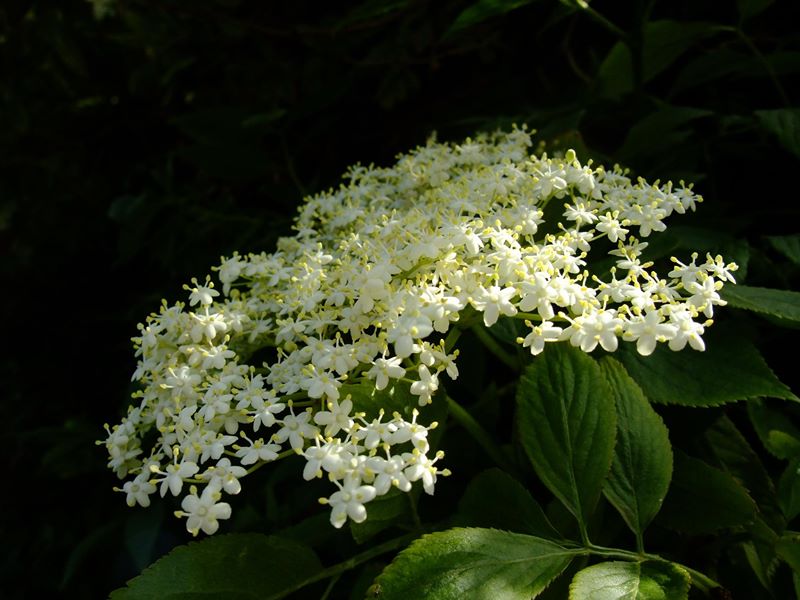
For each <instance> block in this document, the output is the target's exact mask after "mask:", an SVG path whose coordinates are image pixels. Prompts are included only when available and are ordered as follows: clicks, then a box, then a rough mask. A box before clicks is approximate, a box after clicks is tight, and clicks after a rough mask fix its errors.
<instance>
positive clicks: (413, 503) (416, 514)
mask: <svg viewBox="0 0 800 600" xmlns="http://www.w3.org/2000/svg"><path fill="white" fill-rule="evenodd" d="M406 496H408V502H409V503H410V504H411V516H412V518H413V519H414V527H415V529H416V531H417V533H422V531H423V527H422V521H421V520H420V518H419V511H418V510H417V498H416V496H414V495H413V494H406Z"/></svg>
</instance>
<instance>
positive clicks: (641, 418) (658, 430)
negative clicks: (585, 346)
mask: <svg viewBox="0 0 800 600" xmlns="http://www.w3.org/2000/svg"><path fill="white" fill-rule="evenodd" d="M600 367H601V369H602V370H603V374H604V375H605V377H606V379H607V380H608V383H609V384H610V385H611V390H612V393H613V396H614V402H615V404H616V407H617V443H616V446H615V448H614V460H613V462H612V464H611V471H610V473H609V475H608V479H606V481H605V484H604V486H603V492H604V493H605V495H606V498H608V500H609V501H610V502H611V504H613V505H614V506H615V507H616V509H617V510H618V511H619V512H620V514H621V515H622V518H623V519H625V522H626V523H627V524H628V527H630V528H631V530H632V531H633V532H634V533H637V534H639V535H641V534H642V532H643V531H644V529H645V528H646V527H647V525H648V524H649V523H650V521H651V520H652V519H653V517H654V516H655V515H656V513H658V511H659V509H660V508H661V503H662V502H663V501H664V497H665V496H666V494H667V490H668V489H669V482H670V479H671V478H672V445H671V444H670V441H669V433H668V431H667V427H666V425H664V422H663V421H662V420H661V417H659V416H658V414H656V411H654V410H653V407H652V406H650V403H649V402H648V401H647V398H645V396H644V393H643V392H642V389H641V388H640V387H639V386H638V385H636V382H635V381H633V379H631V378H630V376H629V375H628V373H627V372H626V371H625V368H624V367H623V366H622V365H621V364H620V363H619V362H617V361H616V360H614V359H613V358H611V357H606V358H604V359H603V360H601V361H600Z"/></svg>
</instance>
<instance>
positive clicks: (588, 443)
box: [517, 344, 616, 525]
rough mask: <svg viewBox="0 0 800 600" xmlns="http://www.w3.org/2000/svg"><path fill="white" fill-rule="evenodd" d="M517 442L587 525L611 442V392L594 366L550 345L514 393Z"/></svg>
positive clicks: (613, 414)
mask: <svg viewBox="0 0 800 600" xmlns="http://www.w3.org/2000/svg"><path fill="white" fill-rule="evenodd" d="M517 420H518V423H519V430H520V441H521V443H522V446H523V448H524V449H525V452H526V453H527V454H528V457H529V458H530V460H531V462H532V463H533V467H534V469H535V470H536V473H537V475H538V476H539V478H540V479H541V480H542V482H543V483H544V484H545V485H546V486H547V487H548V488H549V489H550V491H552V492H553V494H555V495H556V497H557V498H558V499H559V500H561V502H563V503H564V505H565V506H566V507H567V508H568V509H569V510H570V512H571V513H572V514H573V515H575V517H576V518H577V519H578V522H579V523H581V524H584V525H585V523H586V521H587V520H588V517H589V515H590V514H591V512H592V509H593V508H594V506H595V504H596V503H597V500H598V498H599V496H600V491H601V489H602V487H603V481H604V480H605V478H606V476H607V475H608V471H609V469H610V467H611V460H612V455H613V451H614V438H615V436H616V411H615V409H614V398H613V396H612V394H611V389H610V387H609V385H608V383H607V382H606V379H605V377H603V372H602V371H601V370H600V367H599V366H598V365H597V363H596V362H595V361H594V360H592V358H590V357H589V356H588V355H587V354H586V353H584V352H581V351H580V350H578V349H577V348H573V347H572V346H570V345H568V344H554V345H553V346H551V347H550V348H548V349H547V350H546V351H545V352H544V353H542V354H541V355H539V356H538V357H537V358H536V359H535V360H534V361H533V363H532V364H531V365H530V366H529V367H528V368H527V369H526V370H525V372H524V374H523V376H522V378H521V380H520V383H519V386H518V388H517Z"/></svg>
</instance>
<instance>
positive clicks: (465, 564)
mask: <svg viewBox="0 0 800 600" xmlns="http://www.w3.org/2000/svg"><path fill="white" fill-rule="evenodd" d="M580 553H581V550H575V549H567V548H563V547H562V546H559V545H558V544H555V543H553V542H551V541H548V540H544V539H541V538H537V537H533V536H529V535H520V534H518V533H509V532H507V531H497V530H496V529H479V528H468V529H460V528H457V529H450V530H448V531H442V532H439V533H432V534H428V535H425V536H423V537H422V538H420V539H418V540H417V541H415V542H414V543H413V544H411V546H409V547H408V548H407V549H405V550H403V551H402V552H401V553H400V554H398V555H397V557H396V558H395V559H394V560H393V561H392V564H390V565H389V566H388V567H387V568H386V569H384V571H383V573H381V575H380V576H379V577H378V579H377V580H376V584H375V586H373V588H372V594H373V595H374V597H375V598H383V599H384V600H393V599H395V598H397V599H399V600H409V599H410V598H425V599H426V600H462V599H463V598H470V600H528V599H530V598H534V597H536V595H538V594H539V593H540V592H541V591H542V590H543V589H544V588H545V587H547V585H548V584H549V583H550V582H551V581H552V580H553V579H554V578H555V577H556V576H558V574H559V573H561V572H562V571H563V570H564V569H565V568H566V566H567V565H568V564H569V563H570V561H571V560H572V558H573V557H574V556H576V555H578V554H580Z"/></svg>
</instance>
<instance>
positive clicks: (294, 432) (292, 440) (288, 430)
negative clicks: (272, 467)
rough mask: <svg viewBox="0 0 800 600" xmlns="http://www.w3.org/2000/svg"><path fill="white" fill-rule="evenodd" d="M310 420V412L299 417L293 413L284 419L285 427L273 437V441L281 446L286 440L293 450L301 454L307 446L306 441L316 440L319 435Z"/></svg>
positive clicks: (302, 413)
mask: <svg viewBox="0 0 800 600" xmlns="http://www.w3.org/2000/svg"><path fill="white" fill-rule="evenodd" d="M310 420H311V412H310V411H305V412H301V413H300V414H299V415H295V414H294V412H292V414H290V415H286V416H285V417H283V419H282V425H283V427H281V428H280V429H279V430H278V432H277V433H276V434H275V435H273V436H272V439H273V440H275V441H276V442H278V443H279V444H283V443H284V442H285V441H286V440H289V445H290V446H291V447H292V449H293V450H295V451H297V452H299V451H301V450H302V449H303V445H304V444H305V442H304V440H306V439H314V437H315V436H316V435H317V432H318V430H317V428H316V427H314V426H313V425H311V424H310V423H309V421H310Z"/></svg>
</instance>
